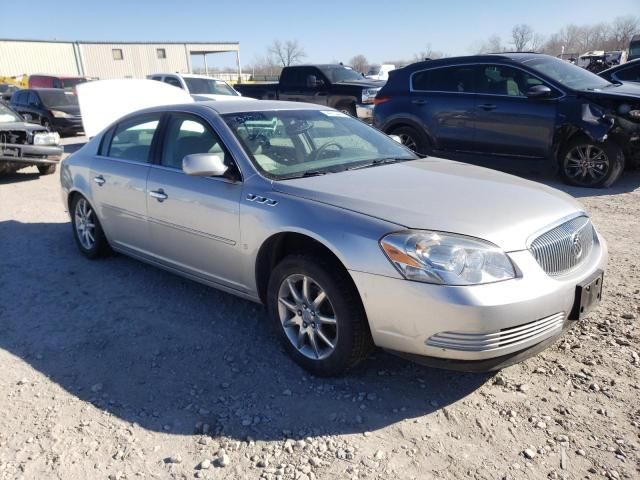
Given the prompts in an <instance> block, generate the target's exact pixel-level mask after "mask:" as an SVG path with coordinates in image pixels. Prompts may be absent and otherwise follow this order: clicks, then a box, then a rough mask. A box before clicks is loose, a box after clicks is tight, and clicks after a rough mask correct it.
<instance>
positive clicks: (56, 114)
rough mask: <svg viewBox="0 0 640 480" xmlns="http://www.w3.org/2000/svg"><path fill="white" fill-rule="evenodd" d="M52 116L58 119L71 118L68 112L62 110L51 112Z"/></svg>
mask: <svg viewBox="0 0 640 480" xmlns="http://www.w3.org/2000/svg"><path fill="white" fill-rule="evenodd" d="M51 115H53V116H54V117H56V118H69V117H70V116H71V115H69V114H68V113H67V112H61V111H60V110H51Z"/></svg>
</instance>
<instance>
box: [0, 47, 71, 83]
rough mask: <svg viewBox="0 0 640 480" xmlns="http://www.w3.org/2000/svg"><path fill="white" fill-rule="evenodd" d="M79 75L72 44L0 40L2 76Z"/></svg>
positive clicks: (0, 72)
mask: <svg viewBox="0 0 640 480" xmlns="http://www.w3.org/2000/svg"><path fill="white" fill-rule="evenodd" d="M24 73H26V74H28V75H31V74H34V73H52V74H56V75H78V73H79V71H78V65H77V64H76V57H75V55H74V52H73V44H72V43H62V42H61V43H57V42H29V41H24V42H23V41H13V40H12V41H6V40H0V75H5V76H13V75H22V74H24Z"/></svg>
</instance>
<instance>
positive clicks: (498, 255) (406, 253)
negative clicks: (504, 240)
mask: <svg viewBox="0 0 640 480" xmlns="http://www.w3.org/2000/svg"><path fill="white" fill-rule="evenodd" d="M380 246H381V247H382V250H383V251H384V253H385V254H386V255H387V257H388V258H389V260H390V261H391V263H393V264H394V265H395V267H396V268H397V269H398V271H399V272H400V273H401V274H402V275H403V276H404V277H405V278H406V279H408V280H415V281H419V282H426V283H436V284H441V285H478V284H482V283H492V282H499V281H502V280H509V279H511V278H515V276H516V274H515V270H514V268H513V264H512V263H511V260H509V257H507V255H506V254H505V253H504V252H503V251H502V250H500V249H499V248H498V247H496V246H495V245H493V244H491V243H489V242H485V241H483V240H478V239H475V238H470V237H464V236H460V235H453V234H449V233H440V232H428V231H416V230H409V231H406V232H399V233H392V234H389V235H387V236H386V237H384V238H383V239H382V240H381V241H380Z"/></svg>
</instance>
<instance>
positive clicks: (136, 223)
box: [60, 78, 607, 375]
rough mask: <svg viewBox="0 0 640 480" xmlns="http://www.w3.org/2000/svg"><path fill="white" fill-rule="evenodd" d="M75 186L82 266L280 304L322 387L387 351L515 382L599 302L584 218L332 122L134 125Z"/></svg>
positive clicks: (108, 139) (292, 106)
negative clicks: (156, 270)
mask: <svg viewBox="0 0 640 480" xmlns="http://www.w3.org/2000/svg"><path fill="white" fill-rule="evenodd" d="M460 80H461V81H462V80H464V78H461V79H460ZM96 86H98V85H96ZM143 87H144V86H143ZM93 93H94V94H95V93H96V91H95V89H94V92H93ZM80 94H81V95H82V91H80ZM129 94H133V95H135V92H129ZM123 97H124V95H122V96H119V98H123ZM95 98H96V99H99V100H102V98H101V96H100V95H95ZM82 101H83V102H84V100H82ZM161 102H162V99H158V103H161ZM94 111H97V110H94ZM60 179H61V185H62V194H63V195H62V196H63V201H64V205H65V207H66V208H68V210H69V212H70V215H71V221H72V231H73V235H74V238H75V241H76V244H77V246H78V248H79V250H80V251H81V252H82V253H83V254H84V255H86V256H87V257H89V258H96V257H98V256H100V255H101V254H103V253H105V252H106V251H108V249H109V248H112V249H114V250H117V251H119V252H122V253H125V254H127V255H131V256H132V257H135V258H138V259H140V260H143V261H146V262H149V263H152V264H154V265H157V266H159V267H162V268H165V269H167V270H169V271H172V272H174V273H177V274H179V275H183V276H185V277H188V278H191V279H193V280H196V281H199V282H202V283H205V284H207V285H211V286H214V287H216V288H220V289H222V290H224V291H227V292H230V293H233V294H235V295H238V296H241V297H244V298H248V299H251V300H253V301H256V302H261V303H264V304H265V305H266V306H267V310H268V313H269V316H270V317H271V321H272V323H273V325H274V327H275V331H276V332H277V334H278V336H279V337H280V339H281V341H282V343H283V345H284V348H285V349H286V351H287V352H289V354H290V355H291V356H292V358H293V359H294V360H295V361H296V362H298V363H299V364H300V365H301V366H303V367H304V368H306V369H308V370H309V371H311V372H313V373H314V374H317V375H336V374H340V373H342V372H344V371H345V370H347V369H348V368H350V367H352V366H353V365H355V364H357V363H358V362H359V361H360V360H362V359H363V358H365V357H366V356H367V355H368V353H369V352H370V351H371V348H372V347H373V346H374V345H377V346H379V347H382V348H385V349H387V350H390V351H393V352H396V353H399V354H401V355H403V356H406V357H409V358H412V359H415V360H418V361H421V362H424V363H428V364H431V365H435V366H439V367H446V368H460V369H464V370H477V369H483V370H487V369H494V368H500V367H503V366H505V365H508V364H510V363H513V362H516V361H519V360H521V359H522V358H525V357H526V356H529V355H532V354H534V353H535V352H537V351H539V350H541V349H542V348H544V347H545V346H546V345H548V344H549V343H550V342H552V341H554V340H555V339H557V338H558V337H559V336H560V335H561V334H562V333H563V332H564V331H565V330H567V329H568V328H570V327H572V326H573V325H575V324H576V321H577V320H579V319H581V318H583V317H584V316H585V315H587V314H588V312H589V311H590V310H591V309H593V308H594V307H595V306H596V305H597V304H598V302H599V300H600V292H601V289H602V279H603V273H602V271H603V269H604V266H605V264H606V260H607V249H606V244H605V242H604V240H603V239H602V237H601V236H600V235H599V234H598V233H597V231H596V230H595V228H594V227H593V225H592V224H591V221H590V220H589V218H588V216H587V215H586V213H585V212H584V210H583V208H582V207H581V206H580V205H579V204H578V203H577V202H576V201H575V200H573V199H571V198H570V197H568V196H567V195H565V194H562V193H560V192H557V191H555V190H553V189H551V188H549V187H545V186H543V185H540V184H537V183H533V182H529V181H526V180H523V179H519V178H517V177H513V176H510V175H506V174H503V173H499V172H495V171H491V170H487V169H483V168H479V167H473V166H470V165H463V164H460V163H455V162H449V161H445V160H442V159H438V158H420V157H419V156H418V155H416V154H415V153H413V152H412V151H411V150H409V149H408V148H406V147H404V146H402V145H400V144H398V143H397V142H395V141H393V140H392V139H390V138H389V137H388V136H386V135H384V134H382V133H381V132H379V131H378V130H376V129H374V128H372V127H371V126H368V125H366V124H365V123H363V122H361V121H358V120H356V119H354V118H352V117H351V116H350V115H347V114H345V113H344V112H340V111H336V110H334V109H331V108H329V107H327V106H320V105H310V104H308V103H292V102H273V101H268V100H265V101H261V102H255V101H249V100H246V101H212V102H192V103H189V104H185V105H169V106H166V105H165V106H160V107H152V108H148V109H145V110H142V111H137V112H133V113H131V114H129V115H126V116H125V117H123V118H121V119H119V120H117V121H116V122H115V123H113V124H112V125H109V126H108V127H107V128H105V129H104V130H103V131H102V132H101V133H99V134H98V135H96V136H95V137H94V138H93V139H92V140H91V141H90V142H89V143H88V144H87V145H85V146H84V147H83V148H82V149H80V150H79V151H78V152H77V153H75V154H73V155H71V156H70V157H68V158H67V159H65V160H64V161H63V162H62V171H61V176H60ZM462 190H464V192H465V195H463V196H461V195H460V194H459V192H460V191H462ZM510 199H514V200H515V199H517V202H515V203H514V202H510V201H509V200H510Z"/></svg>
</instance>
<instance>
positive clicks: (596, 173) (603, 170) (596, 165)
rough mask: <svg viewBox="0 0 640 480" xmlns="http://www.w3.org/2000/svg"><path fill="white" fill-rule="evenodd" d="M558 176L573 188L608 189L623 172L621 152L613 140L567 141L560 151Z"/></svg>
mask: <svg viewBox="0 0 640 480" xmlns="http://www.w3.org/2000/svg"><path fill="white" fill-rule="evenodd" d="M559 160H560V174H561V175H562V179H563V180H564V182H565V183H568V184H569V185H575V186H577V187H593V188H597V187H610V186H611V185H613V183H614V182H615V181H616V180H617V179H618V177H620V175H621V174H622V172H623V170H624V160H625V159H624V153H623V151H622V148H620V146H618V144H617V143H615V142H614V141H613V140H606V141H605V142H596V141H594V140H591V139H589V138H587V137H577V138H575V139H573V140H570V141H569V142H568V143H567V145H566V146H565V148H563V149H562V151H561V152H560V158H559Z"/></svg>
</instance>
